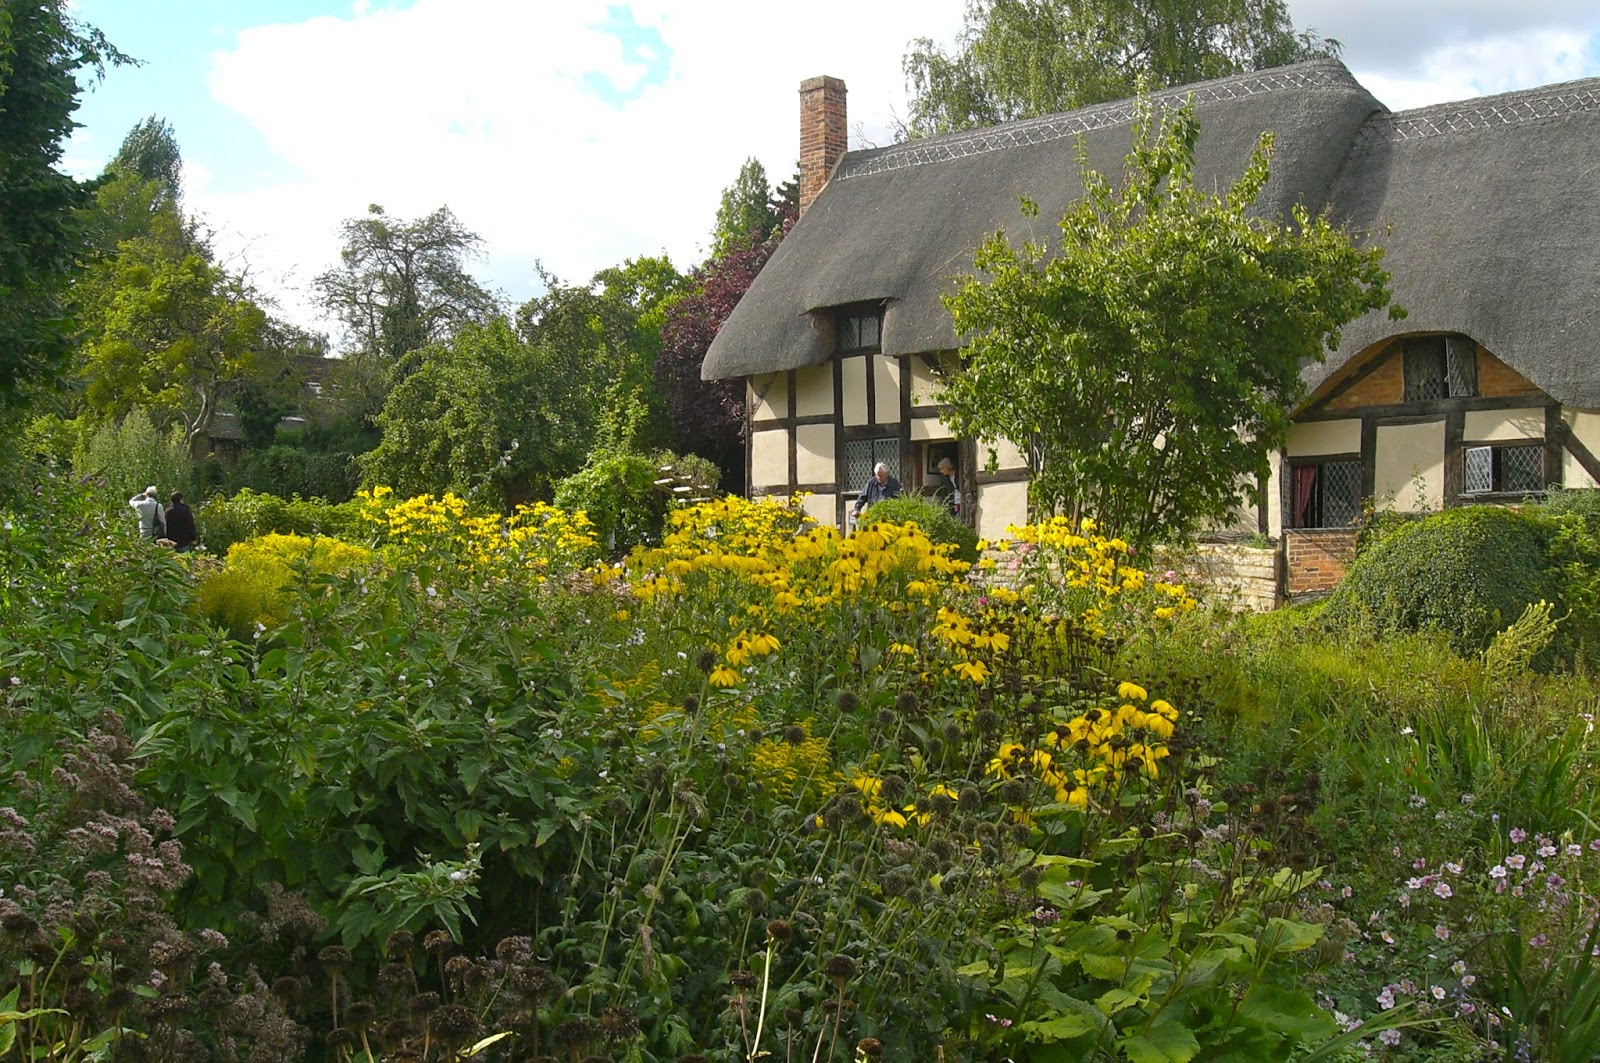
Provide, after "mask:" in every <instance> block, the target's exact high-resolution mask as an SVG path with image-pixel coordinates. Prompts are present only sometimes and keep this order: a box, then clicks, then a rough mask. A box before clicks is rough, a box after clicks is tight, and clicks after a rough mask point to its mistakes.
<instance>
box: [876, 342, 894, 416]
mask: <svg viewBox="0 0 1600 1063" xmlns="http://www.w3.org/2000/svg"><path fill="white" fill-rule="evenodd" d="M872 387H873V395H872V405H873V411H872V419H873V421H874V422H875V423H877V424H899V423H900V359H898V358H891V357H889V356H888V355H883V354H875V355H873V356H872Z"/></svg>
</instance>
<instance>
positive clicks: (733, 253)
mask: <svg viewBox="0 0 1600 1063" xmlns="http://www.w3.org/2000/svg"><path fill="white" fill-rule="evenodd" d="M794 218H795V215H794V214H793V213H792V212H791V213H788V214H787V215H786V216H785V219H784V222H783V224H782V225H780V226H779V228H778V229H777V230H776V231H775V232H773V233H772V235H770V236H769V237H767V238H766V239H765V240H762V241H760V242H757V243H752V242H749V241H748V240H747V241H746V242H744V243H742V244H735V245H733V246H732V247H731V248H730V249H729V250H728V251H726V252H725V253H723V254H721V255H718V256H715V257H713V258H711V259H708V260H707V261H706V262H705V264H704V265H702V266H701V267H700V268H699V269H697V270H695V272H694V275H693V278H692V281H693V287H692V289H691V291H690V293H689V294H687V295H684V296H683V297H682V298H680V299H678V300H676V301H675V302H673V303H671V304H670V305H669V306H668V307H667V311H666V320H665V321H664V322H663V324H662V329H661V356H660V358H658V359H657V360H656V381H657V383H658V384H659V385H660V387H661V391H662V394H663V397H664V400H665V403H666V409H667V416H668V417H669V418H670V419H671V421H672V427H673V431H674V432H675V433H676V434H677V444H676V446H674V448H673V449H674V450H678V451H680V452H683V453H693V454H699V455H700V456H701V457H704V458H709V459H711V460H712V461H714V462H716V463H717V466H718V467H719V468H720V469H721V470H722V482H723V483H724V484H729V485H732V484H740V483H742V482H743V480H744V469H743V466H742V463H741V462H740V461H739V453H740V438H741V436H742V435H743V433H744V381H742V380H701V379H700V366H701V364H702V363H703V362H705V360H706V352H707V351H708V350H710V349H711V341H712V340H714V339H716V336H717V332H718V330H720V329H721V328H722V323H723V322H724V321H726V320H728V315H729V314H731V313H733V308H734V307H735V306H737V305H739V300H740V299H742V298H743V297H744V293H745V292H746V291H747V290H749V288H750V284H751V282H752V281H754V280H755V279H756V274H758V273H760V272H761V267H762V266H765V265H766V264H767V259H769V258H771V257H772V253H773V252H774V251H776V250H777V249H778V244H779V242H780V241H781V240H782V239H783V236H784V234H785V233H786V232H788V230H789V226H791V225H793V224H794Z"/></svg>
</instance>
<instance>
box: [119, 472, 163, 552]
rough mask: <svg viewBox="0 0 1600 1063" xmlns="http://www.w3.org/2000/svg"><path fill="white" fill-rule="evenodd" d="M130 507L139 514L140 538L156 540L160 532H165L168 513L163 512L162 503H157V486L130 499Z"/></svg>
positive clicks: (152, 485)
mask: <svg viewBox="0 0 1600 1063" xmlns="http://www.w3.org/2000/svg"><path fill="white" fill-rule="evenodd" d="M128 505H130V506H132V507H133V511H134V512H135V513H137V514H139V538H141V539H155V538H156V537H157V535H156V532H157V531H158V530H160V531H162V532H163V533H164V532H165V530H166V513H165V512H164V511H163V510H162V508H161V503H160V502H157V501H156V488H155V484H151V485H150V486H149V487H146V488H145V489H144V490H143V491H142V492H140V493H139V494H136V495H134V496H133V497H132V498H130V499H128Z"/></svg>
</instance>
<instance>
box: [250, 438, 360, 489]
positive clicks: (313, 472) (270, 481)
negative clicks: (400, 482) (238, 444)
mask: <svg viewBox="0 0 1600 1063" xmlns="http://www.w3.org/2000/svg"><path fill="white" fill-rule="evenodd" d="M227 482H228V484H229V486H231V487H233V488H235V489H242V488H249V489H251V490H254V491H262V492H271V493H272V494H277V495H295V496H299V495H304V496H305V497H307V498H320V499H329V500H331V501H334V502H347V501H349V500H350V499H351V498H352V497H354V495H355V493H356V489H357V488H358V487H360V486H361V476H360V474H359V472H358V471H357V469H356V466H355V463H354V462H353V461H352V460H351V455H350V454H349V453H348V452H343V451H335V452H325V451H317V450H308V449H306V448H305V447H296V446H289V445H287V444H282V443H279V444H276V445H274V446H270V447H267V448H266V449H265V450H257V451H252V452H250V453H248V454H246V455H245V456H244V457H243V458H241V459H240V461H239V467H238V469H237V470H235V472H234V473H233V475H231V476H229V477H228V479H227Z"/></svg>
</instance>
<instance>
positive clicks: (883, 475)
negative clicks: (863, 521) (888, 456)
mask: <svg viewBox="0 0 1600 1063" xmlns="http://www.w3.org/2000/svg"><path fill="white" fill-rule="evenodd" d="M899 496H900V481H899V480H896V479H895V478H894V477H893V476H890V475H889V466H887V465H885V464H884V463H883V462H881V461H880V462H878V464H876V465H874V466H873V467H872V477H871V478H870V479H868V480H867V486H865V487H863V488H862V489H861V494H860V495H859V496H857V498H856V508H855V509H854V510H853V511H852V512H851V517H852V518H853V519H856V520H859V519H860V518H861V511H862V510H863V509H866V508H867V507H868V506H870V505H872V503H874V502H882V501H883V500H884V499H886V498H898V497H899Z"/></svg>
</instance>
